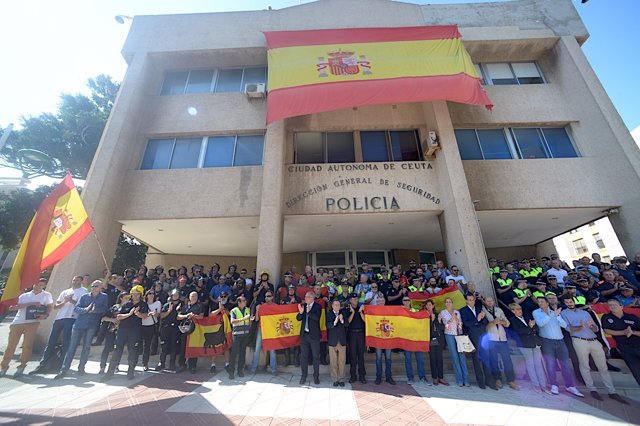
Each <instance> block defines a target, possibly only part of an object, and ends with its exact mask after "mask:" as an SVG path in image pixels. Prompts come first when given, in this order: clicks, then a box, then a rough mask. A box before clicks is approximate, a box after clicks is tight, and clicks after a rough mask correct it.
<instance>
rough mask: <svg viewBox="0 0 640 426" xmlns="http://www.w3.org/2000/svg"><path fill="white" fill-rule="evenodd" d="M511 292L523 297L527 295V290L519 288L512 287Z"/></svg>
mask: <svg viewBox="0 0 640 426" xmlns="http://www.w3.org/2000/svg"><path fill="white" fill-rule="evenodd" d="M513 292H514V293H515V294H516V295H517V296H518V297H525V296H526V295H527V290H520V289H519V288H514V289H513Z"/></svg>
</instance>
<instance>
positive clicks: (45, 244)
mask: <svg viewBox="0 0 640 426" xmlns="http://www.w3.org/2000/svg"><path fill="white" fill-rule="evenodd" d="M92 230H93V227H92V226H91V222H90V221H89V217H88V216H87V212H86V210H85V209H84V205H83V204H82V200H81V199H80V194H79V193H78V190H77V189H76V187H75V185H74V184H73V179H71V176H70V175H67V176H66V177H65V178H64V179H63V180H62V182H60V183H59V184H58V186H56V187H55V188H54V190H53V191H51V194H49V196H47V198H45V199H44V200H43V201H42V203H41V204H40V207H39V208H38V211H37V212H36V214H35V216H34V217H33V219H32V220H31V224H30V225H29V228H28V229H27V233H26V234H25V236H24V238H23V239H22V244H21V245H20V249H19V250H18V255H17V256H16V259H15V261H14V262H13V267H12V269H11V274H10V275H9V280H8V281H7V284H6V286H5V289H4V293H3V294H2V300H1V301H0V311H4V310H6V309H7V308H8V307H9V306H10V305H12V304H14V303H15V302H16V300H17V298H18V296H20V294H22V293H23V292H24V290H26V289H27V288H30V287H31V286H32V285H33V284H34V283H35V282H36V281H38V279H39V278H40V273H41V272H42V271H44V270H45V269H47V268H50V267H51V266H53V265H55V264H56V263H58V262H60V261H61V260H62V259H63V258H64V257H65V256H66V255H68V254H69V253H70V252H71V251H72V250H73V249H74V248H75V247H76V246H77V245H78V244H80V242H81V241H82V240H83V239H84V238H85V237H86V236H87V235H89V234H90V233H91V231H92Z"/></svg>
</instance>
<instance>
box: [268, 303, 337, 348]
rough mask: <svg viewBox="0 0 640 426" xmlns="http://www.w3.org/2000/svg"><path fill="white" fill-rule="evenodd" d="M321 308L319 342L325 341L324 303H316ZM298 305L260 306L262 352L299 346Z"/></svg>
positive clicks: (299, 322)
mask: <svg viewBox="0 0 640 426" xmlns="http://www.w3.org/2000/svg"><path fill="white" fill-rule="evenodd" d="M315 303H317V304H318V305H320V307H321V308H322V314H321V316H320V341H321V342H326V341H327V320H326V309H325V307H326V303H325V301H324V300H322V299H319V300H316V302H315ZM298 312H299V310H298V305H267V304H264V305H260V331H262V350H263V351H273V350H278V349H285V348H290V347H293V346H299V345H300V324H302V322H301V321H298V320H297V319H296V316H297V315H298Z"/></svg>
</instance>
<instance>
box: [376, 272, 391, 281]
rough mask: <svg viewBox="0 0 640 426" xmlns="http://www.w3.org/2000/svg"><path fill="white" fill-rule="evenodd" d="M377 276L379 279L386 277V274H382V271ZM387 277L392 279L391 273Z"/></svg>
mask: <svg viewBox="0 0 640 426" xmlns="http://www.w3.org/2000/svg"><path fill="white" fill-rule="evenodd" d="M376 277H378V279H379V280H382V279H384V275H382V274H381V273H379V272H378V273H377V274H376ZM387 279H388V280H390V279H391V274H387Z"/></svg>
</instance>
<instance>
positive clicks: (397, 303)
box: [384, 286, 402, 306]
mask: <svg viewBox="0 0 640 426" xmlns="http://www.w3.org/2000/svg"><path fill="white" fill-rule="evenodd" d="M401 291H402V289H401V288H400V287H398V288H395V287H393V286H391V288H389V290H387V293H386V294H385V295H384V298H385V299H386V302H387V305H392V306H401V305H402V297H398V298H397V299H395V300H389V297H391V296H397V295H398V294H400V292H401Z"/></svg>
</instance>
